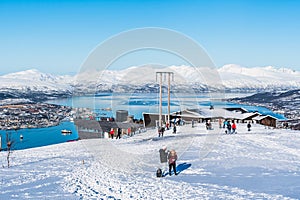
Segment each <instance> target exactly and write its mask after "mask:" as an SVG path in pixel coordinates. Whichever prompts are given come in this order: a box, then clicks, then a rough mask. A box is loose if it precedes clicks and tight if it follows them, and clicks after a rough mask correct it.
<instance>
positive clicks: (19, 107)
mask: <svg viewBox="0 0 300 200" xmlns="http://www.w3.org/2000/svg"><path fill="white" fill-rule="evenodd" d="M73 114H74V111H72V108H71V107H68V106H61V105H54V104H47V103H26V104H16V105H3V106H0V130H9V129H22V128H43V127H50V126H56V125H58V124H59V123H60V121H62V120H64V119H66V118H71V117H72V116H73Z"/></svg>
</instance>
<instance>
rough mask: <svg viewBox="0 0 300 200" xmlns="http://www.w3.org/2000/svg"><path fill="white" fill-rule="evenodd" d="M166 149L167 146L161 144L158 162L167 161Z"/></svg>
mask: <svg viewBox="0 0 300 200" xmlns="http://www.w3.org/2000/svg"><path fill="white" fill-rule="evenodd" d="M168 153H169V152H168V151H167V147H166V146H163V147H162V148H161V149H160V150H159V158H160V162H161V163H166V162H168Z"/></svg>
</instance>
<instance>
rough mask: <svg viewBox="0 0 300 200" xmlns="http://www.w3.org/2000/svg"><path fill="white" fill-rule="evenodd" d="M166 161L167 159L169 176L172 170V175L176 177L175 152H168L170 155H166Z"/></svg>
mask: <svg viewBox="0 0 300 200" xmlns="http://www.w3.org/2000/svg"><path fill="white" fill-rule="evenodd" d="M168 159H169V175H170V176H171V171H172V168H173V171H174V174H175V175H177V172H176V160H177V153H176V151H175V150H171V151H170V153H169V155H168Z"/></svg>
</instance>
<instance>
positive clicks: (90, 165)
mask: <svg viewBox="0 0 300 200" xmlns="http://www.w3.org/2000/svg"><path fill="white" fill-rule="evenodd" d="M237 125H238V129H237V130H238V134H234V135H229V134H228V135H226V134H224V129H218V128H215V130H213V131H206V130H205V128H204V127H205V126H204V124H197V127H195V128H191V127H190V125H186V126H183V127H178V134H172V133H171V130H169V131H166V132H165V136H164V138H157V133H156V131H155V130H154V129H153V130H148V131H147V132H145V133H141V134H139V135H135V136H133V137H130V138H125V137H124V138H122V139H120V140H116V139H114V140H111V139H93V140H81V141H78V142H71V143H63V144H57V145H51V146H46V147H40V148H33V149H27V150H20V151H14V152H13V154H12V167H11V168H9V169H7V168H2V169H0V177H1V179H0V187H1V190H0V199H272V200H273V199H292V198H295V199H297V198H299V197H300V192H299V191H300V180H299V176H300V173H299V169H300V150H299V142H300V138H298V134H299V132H297V131H290V130H277V129H265V128H264V127H263V126H259V125H253V128H252V131H251V132H248V131H247V130H246V124H237ZM214 127H217V125H216V124H214ZM164 145H166V146H167V148H168V149H169V150H170V149H175V150H176V151H177V153H178V156H179V159H178V162H177V165H179V164H181V163H190V164H191V167H189V168H188V169H186V170H184V171H182V172H180V174H179V175H178V176H174V175H173V176H166V177H164V178H157V177H156V176H155V175H156V174H155V172H156V169H157V168H158V167H163V169H166V165H165V166H163V165H162V164H160V163H159V154H158V150H159V149H160V148H161V147H162V146H164ZM5 159H6V152H0V161H1V164H2V165H6V161H5Z"/></svg>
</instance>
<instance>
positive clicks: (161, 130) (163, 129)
mask: <svg viewBox="0 0 300 200" xmlns="http://www.w3.org/2000/svg"><path fill="white" fill-rule="evenodd" d="M169 129H170V128H169V126H167V130H169ZM165 131H166V128H165V127H164V126H163V127H158V137H163V136H164V133H165ZM176 132H177V128H176V125H174V126H173V133H174V134H176Z"/></svg>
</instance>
